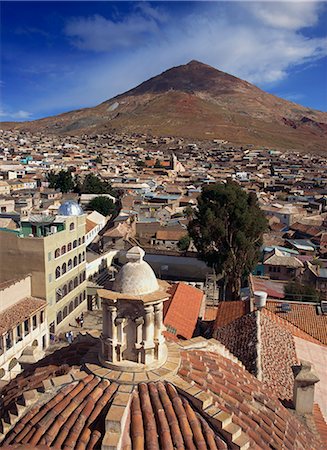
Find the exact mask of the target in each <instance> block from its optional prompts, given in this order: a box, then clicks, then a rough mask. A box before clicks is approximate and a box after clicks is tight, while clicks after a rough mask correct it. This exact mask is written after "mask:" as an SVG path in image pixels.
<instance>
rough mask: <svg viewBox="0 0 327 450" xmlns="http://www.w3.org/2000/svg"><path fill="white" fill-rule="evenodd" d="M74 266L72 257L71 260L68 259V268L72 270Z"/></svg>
mask: <svg viewBox="0 0 327 450" xmlns="http://www.w3.org/2000/svg"><path fill="white" fill-rule="evenodd" d="M72 268H73V262H72V260H71V259H70V260H69V261H68V270H72Z"/></svg>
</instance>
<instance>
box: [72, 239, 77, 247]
mask: <svg viewBox="0 0 327 450" xmlns="http://www.w3.org/2000/svg"><path fill="white" fill-rule="evenodd" d="M76 247H77V240H76V239H75V241H74V242H73V248H76Z"/></svg>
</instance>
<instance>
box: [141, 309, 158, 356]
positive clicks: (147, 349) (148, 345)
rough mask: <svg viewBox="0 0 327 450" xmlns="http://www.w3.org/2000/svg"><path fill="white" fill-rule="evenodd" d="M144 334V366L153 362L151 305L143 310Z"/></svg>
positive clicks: (152, 316)
mask: <svg viewBox="0 0 327 450" xmlns="http://www.w3.org/2000/svg"><path fill="white" fill-rule="evenodd" d="M144 310H145V316H144V319H145V320H144V332H143V347H144V355H145V356H144V364H151V363H152V362H153V361H154V349H155V344H154V314H153V305H149V306H146V307H145V308H144Z"/></svg>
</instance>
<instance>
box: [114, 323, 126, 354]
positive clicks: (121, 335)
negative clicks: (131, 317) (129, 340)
mask: <svg viewBox="0 0 327 450" xmlns="http://www.w3.org/2000/svg"><path fill="white" fill-rule="evenodd" d="M115 323H116V325H117V352H116V353H117V360H118V361H120V360H121V354H122V351H123V345H124V341H125V339H124V331H123V328H124V318H123V317H118V318H117V319H116V322H115Z"/></svg>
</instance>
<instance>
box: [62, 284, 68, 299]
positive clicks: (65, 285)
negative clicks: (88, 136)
mask: <svg viewBox="0 0 327 450" xmlns="http://www.w3.org/2000/svg"><path fill="white" fill-rule="evenodd" d="M67 293H68V287H67V284H64V285H63V287H62V296H63V297H65V295H67Z"/></svg>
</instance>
